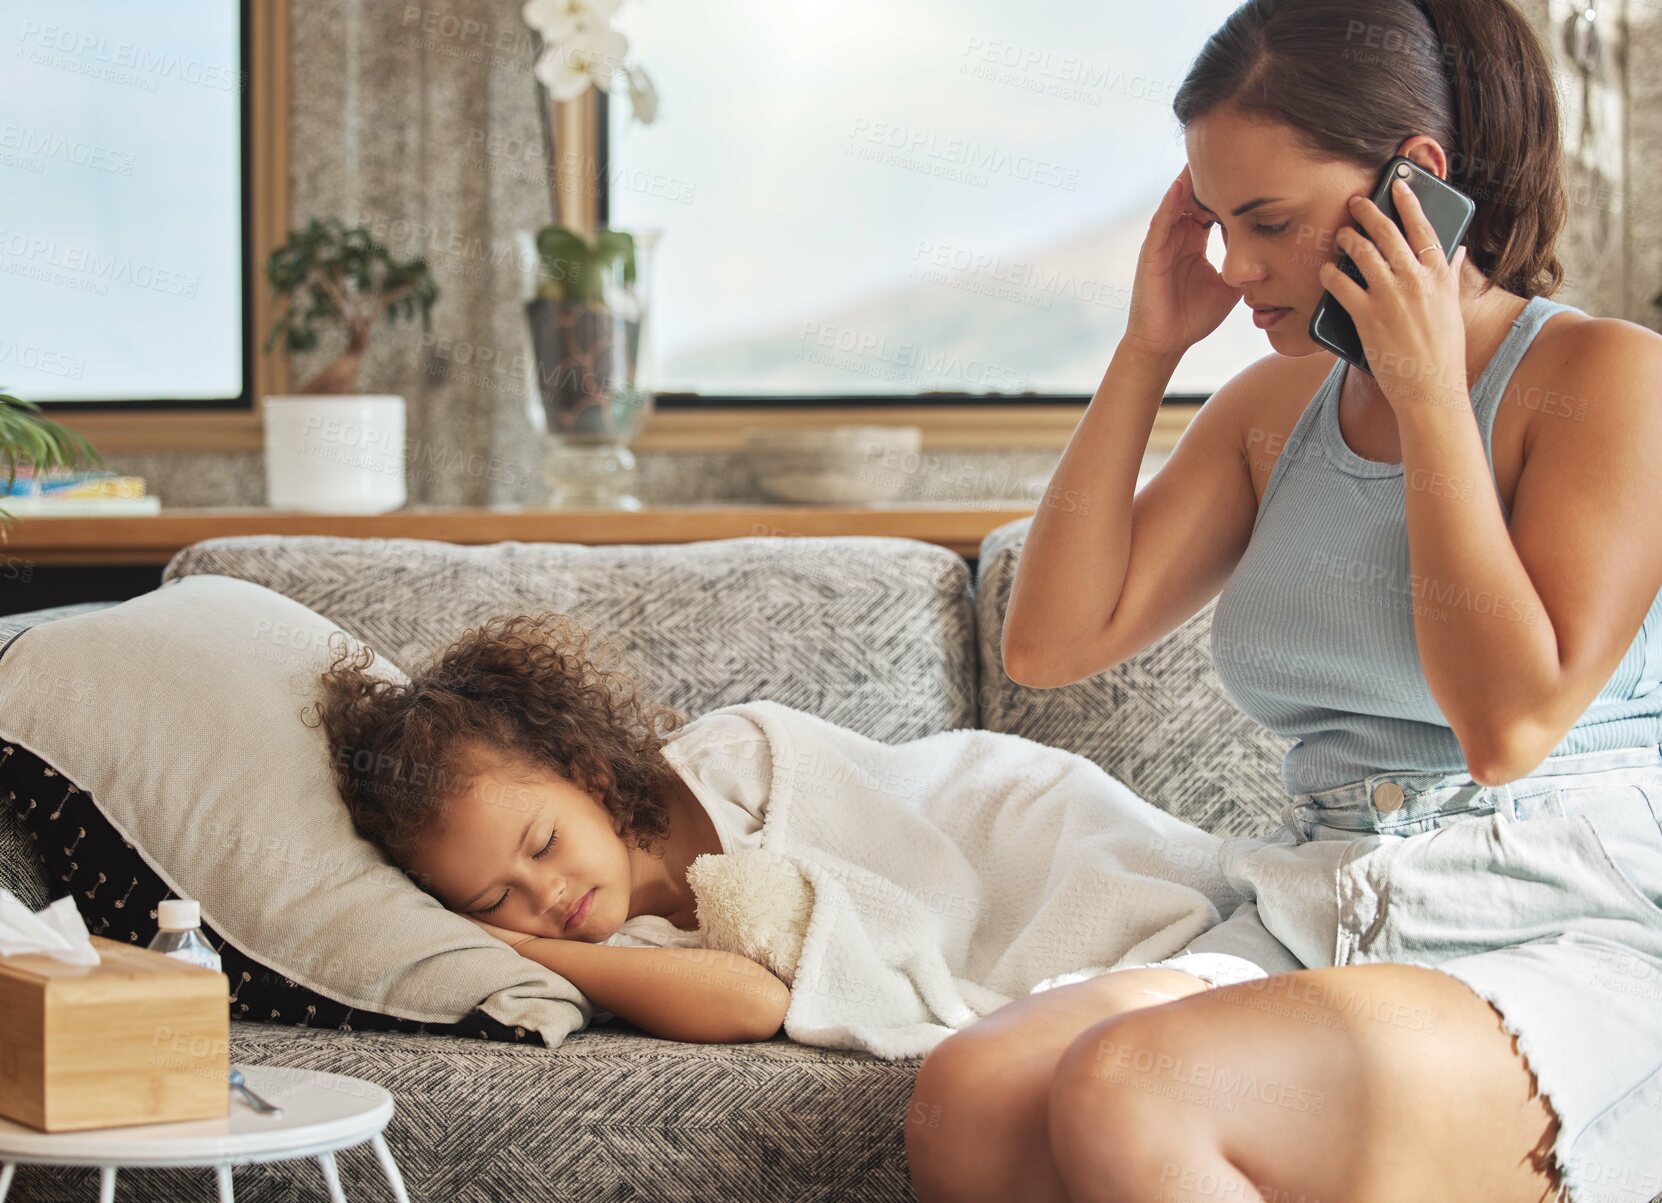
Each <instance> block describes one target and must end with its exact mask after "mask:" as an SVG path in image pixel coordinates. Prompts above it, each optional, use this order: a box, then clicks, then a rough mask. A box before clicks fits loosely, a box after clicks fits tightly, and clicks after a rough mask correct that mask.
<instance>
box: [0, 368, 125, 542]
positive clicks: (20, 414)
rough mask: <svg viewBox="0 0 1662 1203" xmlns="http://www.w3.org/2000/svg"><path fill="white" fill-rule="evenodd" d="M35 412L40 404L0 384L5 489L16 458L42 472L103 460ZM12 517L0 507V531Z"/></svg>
mask: <svg viewBox="0 0 1662 1203" xmlns="http://www.w3.org/2000/svg"><path fill="white" fill-rule="evenodd" d="M39 413H40V406H38V405H36V404H35V403H34V402H33V401H25V400H23V399H22V398H21V397H14V396H12V395H11V394H10V393H8V392H6V391H5V389H3V388H0V456H4V457H5V459H6V491H7V492H8V493H9V492H11V488H12V485H14V484H15V483H17V466H18V462H19V460H21V461H22V462H23V463H24V464H26V465H27V466H28V468H29V470H30V471H31V472H46V471H50V470H51V469H53V468H63V469H67V470H73V469H74V468H75V466H76V465H77V464H79V463H82V462H83V461H84V462H85V463H86V464H87V466H88V467H91V466H92V465H93V464H101V463H103V462H104V457H103V456H101V455H99V454H98V450H97V449H96V448H95V447H93V445H92V444H91V443H89V442H87V440H86V439H85V438H84V437H83V436H81V435H79V434H76V433H75V432H74V431H73V430H69V429H67V428H66V427H63V426H59V425H58V424H57V423H56V422H52V421H49V420H47V419H46V418H42V417H38V416H36V415H38V414H39ZM16 521H17V519H15V518H13V517H12V516H11V514H9V513H7V512H6V511H5V509H3V508H0V535H5V534H6V533H7V531H8V530H9V528H10V527H11V524H12V523H14V522H16Z"/></svg>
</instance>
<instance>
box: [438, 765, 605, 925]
mask: <svg viewBox="0 0 1662 1203" xmlns="http://www.w3.org/2000/svg"><path fill="white" fill-rule="evenodd" d="M470 751H471V754H472V763H471V765H469V766H468V767H470V768H472V769H473V770H474V773H473V777H472V782H471V785H470V786H469V788H468V789H467V790H466V791H465V792H463V793H461V794H459V795H456V796H454V797H452V799H451V801H450V803H449V804H448V805H447V806H446V808H445V815H444V825H443V827H442V828H440V829H439V830H438V831H436V832H434V833H433V834H432V835H430V836H429V837H428V838H427V839H426V840H425V841H424V842H423V844H422V845H421V847H420V849H419V850H418V852H417V855H416V857H415V859H414V860H413V862H412V864H411V866H410V868H411V872H412V874H413V875H415V876H417V877H420V878H423V879H424V880H425V881H426V883H427V888H428V889H429V890H431V891H432V892H433V893H434V894H435V895H436V896H437V897H438V899H439V900H440V901H441V902H443V903H444V905H445V906H446V907H448V908H449V909H450V910H453V911H457V912H460V913H461V914H464V915H471V916H477V917H478V918H480V919H483V920H484V921H485V922H487V923H491V924H494V925H495V926H497V927H505V928H507V929H509V930H510V931H517V932H525V933H527V934H529V935H538V936H552V937H553V938H555V939H557V940H582V941H584V942H586V943H590V944H595V943H600V942H601V941H604V940H606V939H607V938H609V937H610V936H612V935H613V934H614V933H615V932H616V931H617V929H618V928H619V927H621V926H622V924H623V922H624V921H625V920H626V919H627V918H628V917H629V905H630V898H631V894H632V890H633V881H632V876H631V871H630V857H629V846H628V845H627V844H625V843H624V841H623V840H622V839H621V838H620V837H619V836H618V834H617V831H616V829H615V827H614V825H613V820H612V816H611V813H610V812H609V811H607V810H606V808H605V807H604V806H602V805H601V804H600V802H599V800H598V799H597V798H596V797H595V796H594V795H593V794H590V793H588V792H587V791H585V790H582V789H579V788H578V787H577V786H576V785H574V784H572V783H571V782H569V781H567V780H565V779H564V778H562V777H560V776H558V775H557V774H555V773H552V772H549V771H548V770H546V769H543V768H540V767H538V766H535V765H521V764H518V763H515V762H512V761H510V760H509V759H507V758H505V757H503V756H501V755H500V754H498V753H496V752H494V751H492V750H490V749H488V748H485V747H483V746H481V745H473V746H472V747H471V748H470ZM591 890H592V891H594V897H593V898H592V899H591V900H590V902H589V904H588V910H587V912H586V913H585V914H584V915H583V916H582V918H581V919H580V920H579V921H578V922H577V923H576V924H575V925H574V926H571V927H567V926H565V925H564V921H565V920H566V919H567V918H568V917H570V916H571V915H572V914H573V913H574V912H575V911H576V909H577V907H578V905H579V904H580V903H581V902H582V899H583V897H584V895H586V894H588V893H589V892H590V891H591Z"/></svg>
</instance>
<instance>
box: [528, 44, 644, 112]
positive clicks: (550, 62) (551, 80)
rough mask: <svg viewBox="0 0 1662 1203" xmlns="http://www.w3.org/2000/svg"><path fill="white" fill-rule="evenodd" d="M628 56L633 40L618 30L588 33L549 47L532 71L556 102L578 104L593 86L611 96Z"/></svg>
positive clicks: (544, 50) (538, 58)
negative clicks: (613, 85) (614, 81)
mask: <svg viewBox="0 0 1662 1203" xmlns="http://www.w3.org/2000/svg"><path fill="white" fill-rule="evenodd" d="M628 53H629V39H628V38H626V37H624V36H623V35H622V34H621V33H619V32H617V30H615V29H600V30H590V29H584V30H581V31H579V32H578V33H576V34H574V35H572V36H571V37H569V38H566V39H565V40H564V41H561V42H558V43H555V44H551V45H549V46H547V47H545V48H544V49H543V52H542V53H541V54H540V55H538V56H537V63H536V66H535V67H533V68H532V71H533V72H534V73H535V74H536V77H537V78H538V79H539V80H541V81H542V83H543V85H544V86H545V87H546V88H547V89H548V91H549V94H550V95H551V96H553V97H554V99H555V100H576V99H577V98H578V97H579V96H581V95H582V94H583V93H584V92H586V91H588V89H589V85H590V84H593V85H594V86H595V87H597V88H599V89H600V90H601V91H602V92H610V91H611V90H612V80H613V79H615V78H616V77H617V75H618V73H619V72H620V71H623V70H625V67H624V62H623V59H624V56H625V55H627V54H628Z"/></svg>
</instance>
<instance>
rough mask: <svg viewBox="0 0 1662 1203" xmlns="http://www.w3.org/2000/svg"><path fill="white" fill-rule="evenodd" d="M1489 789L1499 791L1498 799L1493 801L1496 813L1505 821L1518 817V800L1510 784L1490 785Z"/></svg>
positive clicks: (1507, 782)
mask: <svg viewBox="0 0 1662 1203" xmlns="http://www.w3.org/2000/svg"><path fill="white" fill-rule="evenodd" d="M1489 788H1490V789H1498V790H1500V791H1501V794H1500V797H1498V798H1496V799H1495V811H1496V813H1497V814H1499V815H1501V816H1502V817H1503V818H1506V819H1516V818H1517V817H1518V798H1517V794H1516V793H1515V792H1514V791H1513V789H1512V783H1511V782H1510V781H1504V782H1502V783H1501V784H1499V785H1492V786H1490V787H1489Z"/></svg>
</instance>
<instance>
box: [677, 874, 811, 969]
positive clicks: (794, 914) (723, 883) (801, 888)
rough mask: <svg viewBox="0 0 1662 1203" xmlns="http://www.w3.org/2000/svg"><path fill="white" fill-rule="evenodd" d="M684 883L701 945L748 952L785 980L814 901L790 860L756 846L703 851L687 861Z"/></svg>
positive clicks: (799, 949)
mask: <svg viewBox="0 0 1662 1203" xmlns="http://www.w3.org/2000/svg"><path fill="white" fill-rule="evenodd" d="M687 883H688V884H689V885H691V886H692V890H693V899H694V903H695V906H696V908H697V913H698V926H699V929H700V930H701V931H702V932H703V933H704V943H705V947H707V948H720V949H723V950H725V951H727V952H735V953H738V954H739V955H740V956H743V957H749V958H750V959H751V960H753V961H755V962H757V963H758V964H761V965H765V966H766V967H767V968H768V969H769V970H770V971H772V972H773V973H774V974H775V975H776V976H777V977H778V978H779V979H780V980H781V981H783V982H785V983H786V984H787V985H789V984H790V983H791V981H792V980H793V979H794V978H795V977H796V964H797V961H798V959H799V958H800V957H801V956H802V941H803V937H804V936H806V935H807V932H808V918H809V916H810V915H811V914H812V913H813V907H814V888H813V886H812V885H810V884H809V882H808V880H807V878H805V877H804V876H803V875H802V871H801V870H800V869H798V868H797V867H796V865H795V864H793V863H792V862H791V861H789V860H787V859H786V858H785V857H783V856H780V855H778V854H777V853H773V852H768V851H765V850H763V849H761V848H741V849H739V850H738V851H737V852H728V853H719V854H718V853H710V852H706V853H704V854H703V855H701V856H698V857H696V858H694V860H693V862H692V864H691V865H689V866H688V867H687Z"/></svg>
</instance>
